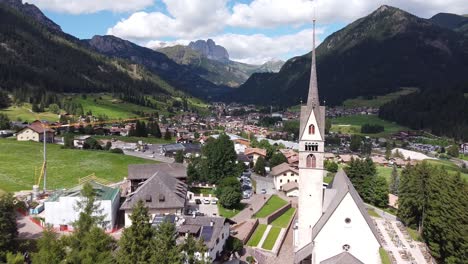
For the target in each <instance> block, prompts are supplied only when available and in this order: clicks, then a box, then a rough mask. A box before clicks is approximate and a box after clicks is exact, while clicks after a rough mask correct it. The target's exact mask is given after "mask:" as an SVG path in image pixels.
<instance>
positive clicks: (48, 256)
mask: <svg viewBox="0 0 468 264" xmlns="http://www.w3.org/2000/svg"><path fill="white" fill-rule="evenodd" d="M37 247H38V251H37V253H33V254H32V262H33V263H34V264H60V263H62V261H63V260H64V259H65V248H64V245H63V243H62V241H61V240H59V238H58V234H57V233H56V232H55V231H54V229H53V228H50V227H49V228H46V229H44V231H43V232H42V237H41V238H40V239H39V240H38V241H37Z"/></svg>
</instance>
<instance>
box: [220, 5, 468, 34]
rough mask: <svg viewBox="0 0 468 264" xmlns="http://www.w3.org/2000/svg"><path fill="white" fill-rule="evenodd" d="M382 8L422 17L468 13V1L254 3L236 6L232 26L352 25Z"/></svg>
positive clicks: (230, 20)
mask: <svg viewBox="0 0 468 264" xmlns="http://www.w3.org/2000/svg"><path fill="white" fill-rule="evenodd" d="M381 5H392V6H395V7H398V8H401V9H403V10H405V11H408V12H411V13H413V14H416V15H418V16H421V17H430V16H432V15H434V14H436V13H438V12H449V13H466V12H468V4H467V3H466V0H381V1H375V0H315V1H310V0H288V1H284V0H253V1H252V2H250V3H249V4H244V3H239V4H235V5H234V6H233V9H232V15H231V17H230V19H229V20H228V24H229V25H232V26H239V27H247V28H255V27H274V26H279V25H285V24H289V25H290V24H293V25H294V24H296V25H297V24H299V25H300V24H304V23H310V20H311V18H312V17H314V16H316V18H317V20H318V21H320V22H321V23H333V22H351V21H352V20H355V19H357V18H360V17H362V16H365V15H367V14H369V13H371V12H372V11H373V10H375V9H377V8H378V7H379V6H381ZM314 10H315V11H314ZM314 13H315V14H314Z"/></svg>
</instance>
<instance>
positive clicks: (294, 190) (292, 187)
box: [282, 182, 299, 197]
mask: <svg viewBox="0 0 468 264" xmlns="http://www.w3.org/2000/svg"><path fill="white" fill-rule="evenodd" d="M282 190H283V192H284V193H285V194H286V196H288V197H297V196H299V184H298V183H297V182H288V183H286V184H284V185H283V186H282Z"/></svg>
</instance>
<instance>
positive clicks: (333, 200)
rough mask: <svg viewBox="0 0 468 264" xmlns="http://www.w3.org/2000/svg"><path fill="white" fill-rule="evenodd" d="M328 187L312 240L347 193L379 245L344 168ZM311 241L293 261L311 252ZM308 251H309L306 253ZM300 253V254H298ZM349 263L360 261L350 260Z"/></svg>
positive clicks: (373, 226) (372, 226)
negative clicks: (322, 211) (322, 210)
mask: <svg viewBox="0 0 468 264" xmlns="http://www.w3.org/2000/svg"><path fill="white" fill-rule="evenodd" d="M328 187H329V188H328V189H327V190H325V196H324V201H323V206H324V207H323V208H324V213H323V214H322V216H321V217H320V219H319V220H318V221H317V223H316V224H315V225H314V227H313V228H312V241H314V240H315V238H316V237H317V235H318V234H319V233H320V231H321V230H322V228H323V227H324V226H325V225H326V224H327V222H328V220H329V219H330V217H331V216H332V215H333V213H334V212H335V210H336V208H338V206H339V205H340V203H341V201H342V200H343V199H344V198H345V196H346V195H347V194H348V193H349V194H350V195H351V197H352V198H353V200H354V202H355V203H356V205H357V207H358V208H359V211H360V212H361V215H362V216H363V217H364V219H365V220H366V223H367V225H368V226H369V228H370V229H371V231H372V233H373V234H374V237H375V238H376V239H377V241H378V242H379V244H380V245H382V243H381V241H380V236H379V234H378V232H377V229H376V227H375V225H374V222H373V221H372V219H371V218H370V216H369V214H368V213H367V209H366V206H365V205H364V202H363V201H362V199H361V197H360V196H359V194H358V193H357V191H356V189H354V186H353V184H352V183H351V181H350V180H349V178H348V176H347V175H346V173H345V172H344V170H342V169H341V170H340V171H338V172H337V173H336V175H335V178H334V179H333V182H332V184H331V185H329V186H328ZM312 248H313V242H311V243H309V244H307V245H306V246H304V247H303V248H302V249H300V250H299V251H298V252H297V253H296V255H295V263H299V262H300V261H302V260H303V259H305V258H306V257H307V256H308V255H310V254H312ZM307 252H309V253H307ZM298 253H300V254H298ZM321 263H327V264H328V263H348V262H323V261H322V262H321ZM350 263H362V262H350Z"/></svg>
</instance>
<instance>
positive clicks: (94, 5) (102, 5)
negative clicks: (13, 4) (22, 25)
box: [23, 0, 154, 15]
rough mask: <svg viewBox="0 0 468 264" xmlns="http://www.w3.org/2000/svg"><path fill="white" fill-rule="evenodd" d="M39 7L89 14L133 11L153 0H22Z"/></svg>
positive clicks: (149, 4)
mask: <svg viewBox="0 0 468 264" xmlns="http://www.w3.org/2000/svg"><path fill="white" fill-rule="evenodd" d="M23 2H28V3H30V4H35V5H37V6H38V7H39V8H41V9H45V10H50V11H54V12H59V13H69V14H74V15H78V14H90V13H96V12H100V11H105V10H107V11H112V12H134V11H138V10H141V9H143V8H145V7H148V6H151V5H153V2H154V0H23Z"/></svg>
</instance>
